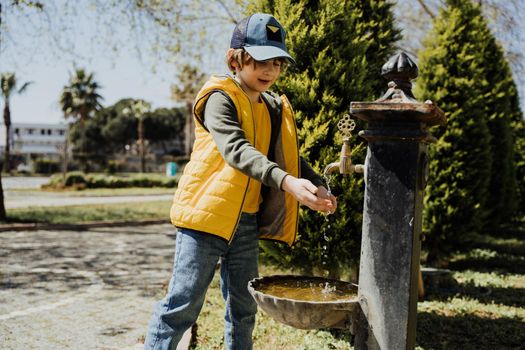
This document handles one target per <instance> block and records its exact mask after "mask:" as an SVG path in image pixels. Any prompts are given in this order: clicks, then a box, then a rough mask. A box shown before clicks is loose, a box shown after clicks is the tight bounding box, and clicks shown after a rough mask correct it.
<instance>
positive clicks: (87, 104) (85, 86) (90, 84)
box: [60, 69, 103, 170]
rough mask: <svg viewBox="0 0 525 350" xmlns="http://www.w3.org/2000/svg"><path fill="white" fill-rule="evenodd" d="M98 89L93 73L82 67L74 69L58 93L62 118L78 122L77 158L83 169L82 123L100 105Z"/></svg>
mask: <svg viewBox="0 0 525 350" xmlns="http://www.w3.org/2000/svg"><path fill="white" fill-rule="evenodd" d="M99 89H100V85H99V84H98V83H97V82H96V81H95V80H94V77H93V73H89V74H88V73H86V71H85V70H84V69H75V73H74V74H72V75H70V77H69V85H66V86H64V89H63V90H62V94H61V95H60V105H61V107H62V112H64V118H66V119H67V118H69V117H71V118H73V119H76V122H78V123H79V124H80V125H79V126H80V130H81V135H82V141H81V142H82V146H81V152H80V154H79V155H78V158H79V159H80V161H81V167H82V168H83V170H86V169H87V164H86V162H87V157H86V149H85V144H86V142H85V139H86V133H85V127H84V124H85V123H86V120H88V119H89V118H90V117H92V116H93V113H94V112H95V111H97V110H99V109H100V108H101V107H102V105H101V104H100V100H102V99H103V98H102V96H100V95H99V93H98V90H99Z"/></svg>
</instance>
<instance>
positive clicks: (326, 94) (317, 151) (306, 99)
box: [250, 0, 399, 277]
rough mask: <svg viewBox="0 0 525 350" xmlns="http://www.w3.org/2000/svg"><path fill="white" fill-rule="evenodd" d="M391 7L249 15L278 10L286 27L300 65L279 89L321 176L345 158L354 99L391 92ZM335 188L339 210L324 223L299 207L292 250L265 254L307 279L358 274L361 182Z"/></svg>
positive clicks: (353, 5)
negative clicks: (346, 120)
mask: <svg viewBox="0 0 525 350" xmlns="http://www.w3.org/2000/svg"><path fill="white" fill-rule="evenodd" d="M391 7H392V5H391V4H390V3H387V2H386V1H329V0H321V1H308V0H302V1H292V0H273V1H272V0H266V1H259V2H257V5H254V6H252V8H250V13H253V12H256V11H260V12H267V13H272V14H273V15H274V16H275V17H276V18H277V19H278V20H279V21H280V22H281V23H282V24H283V26H284V27H285V29H286V30H287V46H288V48H289V50H290V53H291V54H292V56H294V57H295V59H296V61H297V65H296V66H294V67H290V68H289V70H288V72H286V73H285V74H284V75H283V76H282V77H281V78H280V79H279V80H278V82H277V83H276V84H275V86H274V87H273V90H274V91H276V92H279V93H284V94H286V95H287V96H288V98H289V99H290V100H291V102H292V105H293V106H294V109H295V114H296V115H295V117H296V120H297V125H298V129H299V141H300V144H301V149H300V152H301V155H302V156H303V157H305V158H306V160H307V161H308V162H309V163H310V164H312V165H313V167H314V168H315V169H316V170H317V171H318V172H319V173H321V172H322V171H323V168H324V167H325V166H326V165H327V164H329V163H331V162H334V161H337V160H338V159H339V152H340V150H341V145H342V137H341V135H340V133H339V131H338V129H337V123H338V121H339V119H340V118H341V117H342V116H343V115H344V114H345V113H347V112H348V108H349V106H350V101H366V100H373V99H374V98H375V97H377V96H378V95H380V91H377V90H379V87H381V88H383V86H385V87H386V82H385V81H382V78H381V76H380V67H381V65H382V64H383V63H384V62H386V61H387V59H388V58H389V56H390V55H391V54H392V53H393V45H394V44H395V42H396V40H398V38H399V32H398V31H397V30H396V29H395V28H394V17H393V13H392V11H391ZM383 90H384V88H383ZM356 122H357V123H358V128H360V127H361V123H360V122H359V121H358V120H356ZM354 134H355V135H356V134H357V130H356V131H355V133H354ZM352 143H353V145H354V153H353V161H354V163H362V162H363V161H364V156H365V152H364V151H365V146H364V145H363V143H362V141H361V140H358V139H357V137H354V138H353V140H352ZM330 187H331V190H332V192H333V193H334V194H335V195H336V196H337V197H338V206H339V208H338V210H337V212H336V213H335V214H334V215H333V216H330V217H328V218H325V217H324V216H323V215H322V214H319V213H314V212H312V211H311V210H309V209H304V210H301V213H300V223H299V237H298V241H297V243H296V244H295V245H294V247H293V248H291V249H290V248H288V247H283V246H278V245H276V244H274V243H270V242H264V243H263V245H262V247H263V252H264V253H265V255H266V256H267V257H273V258H274V260H275V261H276V262H278V263H280V264H282V265H284V266H286V267H300V268H301V269H302V272H303V273H308V274H310V273H317V274H328V275H329V276H330V277H339V276H340V274H341V273H342V272H345V273H347V272H352V271H349V270H346V271H342V270H341V267H342V266H346V267H353V268H355V267H356V266H357V263H358V261H359V251H360V246H361V243H360V242H361V225H362V211H363V194H364V181H363V177H362V175H361V174H354V175H350V176H349V177H346V178H343V177H342V176H340V175H334V176H333V178H332V180H331V181H330ZM325 237H326V239H325ZM353 272H355V269H354V271H353Z"/></svg>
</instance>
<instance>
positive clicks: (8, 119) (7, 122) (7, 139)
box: [4, 99, 11, 173]
mask: <svg viewBox="0 0 525 350" xmlns="http://www.w3.org/2000/svg"><path fill="white" fill-rule="evenodd" d="M4 124H5V151H4V171H5V172H6V173H8V172H10V171H11V162H10V160H11V156H10V150H11V146H10V143H11V110H10V109H9V100H7V99H6V100H5V106H4Z"/></svg>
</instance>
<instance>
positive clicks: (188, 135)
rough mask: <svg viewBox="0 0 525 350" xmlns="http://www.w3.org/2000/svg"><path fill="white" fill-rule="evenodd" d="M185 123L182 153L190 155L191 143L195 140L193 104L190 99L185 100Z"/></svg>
mask: <svg viewBox="0 0 525 350" xmlns="http://www.w3.org/2000/svg"><path fill="white" fill-rule="evenodd" d="M186 109H187V114H186V123H185V125H184V153H185V155H186V156H188V157H189V156H190V154H191V149H192V148H193V143H194V142H195V121H194V120H193V104H192V101H187V102H186Z"/></svg>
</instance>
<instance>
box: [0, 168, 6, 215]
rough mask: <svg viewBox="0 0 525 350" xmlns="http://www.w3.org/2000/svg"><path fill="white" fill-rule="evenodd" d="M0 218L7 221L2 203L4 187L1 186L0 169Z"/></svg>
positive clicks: (0, 176) (0, 175) (0, 173)
mask: <svg viewBox="0 0 525 350" xmlns="http://www.w3.org/2000/svg"><path fill="white" fill-rule="evenodd" d="M2 165H3V164H2V162H1V161H0V169H1V168H2ZM0 220H1V221H7V214H6V212H5V205H4V189H3V187H2V172H1V171H0Z"/></svg>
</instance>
